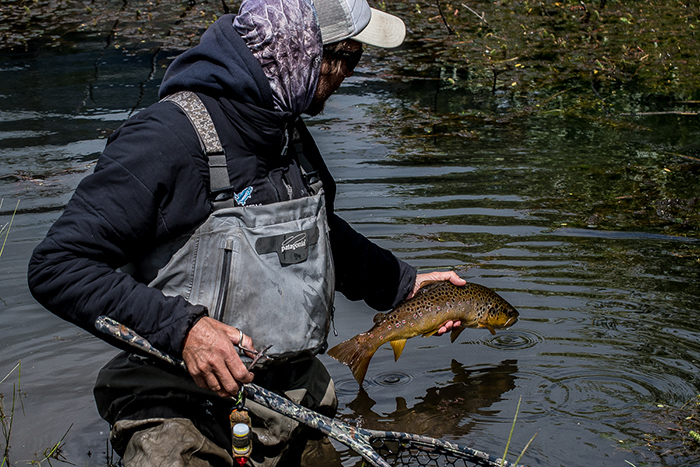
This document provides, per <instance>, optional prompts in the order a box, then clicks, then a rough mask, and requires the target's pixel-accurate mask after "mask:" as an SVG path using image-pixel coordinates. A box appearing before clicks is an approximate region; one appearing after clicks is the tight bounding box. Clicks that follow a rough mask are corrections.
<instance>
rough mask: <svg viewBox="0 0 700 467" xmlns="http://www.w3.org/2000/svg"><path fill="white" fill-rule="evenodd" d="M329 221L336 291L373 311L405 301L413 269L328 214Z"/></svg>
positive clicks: (410, 285)
mask: <svg viewBox="0 0 700 467" xmlns="http://www.w3.org/2000/svg"><path fill="white" fill-rule="evenodd" d="M329 222H330V227H331V245H332V249H333V261H334V263H335V268H336V289H337V290H338V291H339V292H341V293H342V294H343V295H345V296H346V297H347V298H348V299H350V300H364V301H365V302H366V303H367V304H368V305H369V306H371V307H372V308H374V309H375V310H388V309H390V308H393V307H395V306H396V305H398V304H399V303H400V302H401V301H402V300H403V299H405V298H406V296H407V295H408V294H409V292H410V291H411V290H412V289H413V284H414V283H415V281H416V269H415V268H414V267H413V266H410V265H409V264H407V263H405V262H403V261H401V260H400V259H398V258H396V256H394V255H393V254H392V253H391V252H390V251H388V250H385V249H384V248H381V247H379V246H378V245H376V244H374V243H372V242H371V241H370V240H368V239H367V238H366V237H364V236H363V235H361V234H360V233H358V232H356V231H355V230H354V229H353V228H352V227H350V225H349V224H348V223H347V222H345V221H344V220H343V219H341V218H340V217H338V216H337V215H335V214H332V215H331V217H330V219H329Z"/></svg>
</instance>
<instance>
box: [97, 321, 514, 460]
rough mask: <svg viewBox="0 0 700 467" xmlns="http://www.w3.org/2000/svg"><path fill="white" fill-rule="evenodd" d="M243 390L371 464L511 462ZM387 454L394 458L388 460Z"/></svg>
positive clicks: (117, 330) (148, 349)
mask: <svg viewBox="0 0 700 467" xmlns="http://www.w3.org/2000/svg"><path fill="white" fill-rule="evenodd" d="M95 327H96V328H97V330H98V331H100V332H102V333H104V334H107V335H109V336H112V337H114V338H116V339H118V340H120V341H122V342H124V343H126V344H129V345H130V346H131V347H133V348H134V350H136V351H140V352H142V353H145V354H147V355H149V356H153V357H157V358H159V359H161V360H163V361H165V362H168V363H170V364H171V365H174V366H177V367H180V368H182V369H183V370H185V371H187V367H186V366H185V362H183V361H182V360H179V359H176V358H173V357H172V356H170V355H168V354H166V353H164V352H162V351H160V350H158V349H156V348H155V347H153V345H152V344H151V343H150V342H149V341H148V340H147V339H145V338H144V337H142V336H140V335H138V334H137V333H136V332H135V331H134V330H132V329H130V328H128V327H127V326H124V325H123V324H121V323H119V322H117V321H115V320H113V319H112V318H109V317H107V316H100V317H99V318H97V320H96V321H95ZM242 390H243V393H244V395H245V397H247V398H248V399H250V400H252V401H254V402H257V403H258V404H260V405H263V406H265V407H267V408H269V409H271V410H273V411H275V412H277V413H279V414H282V415H284V416H286V417H289V418H291V419H293V420H296V421H297V422H299V423H302V424H304V425H306V426H309V427H311V428H314V429H316V430H318V431H320V432H321V433H323V434H325V435H327V436H328V437H330V438H332V439H334V440H336V441H338V442H339V443H342V444H344V445H345V446H347V447H349V448H350V449H352V450H353V451H355V452H356V453H358V454H360V455H361V456H362V457H363V458H364V459H365V461H367V463H369V465H371V466H373V467H390V466H391V465H407V466H410V465H415V464H411V461H420V462H421V464H420V465H435V466H440V465H454V462H455V461H456V460H461V461H463V462H464V465H466V466H484V467H492V466H501V467H507V466H514V464H512V463H508V462H505V461H504V460H502V459H496V458H494V457H493V456H491V455H489V454H487V453H485V452H482V451H477V450H476V449H472V448H469V447H467V446H462V445H459V444H456V443H452V442H449V441H446V440H444V439H437V438H430V437H428V436H422V435H417V434H412V433H403V432H400V431H379V430H370V429H365V428H360V427H357V426H351V425H348V424H347V423H343V422H341V421H339V420H336V419H332V418H329V417H326V416H324V415H321V414H319V413H316V412H314V411H313V410H310V409H307V408H306V407H302V406H301V405H298V404H295V403H294V402H292V401H290V400H289V399H286V398H284V397H282V396H279V395H277V394H275V393H274V392H272V391H269V390H267V389H265V388H262V387H260V386H258V385H256V384H254V383H248V384H244V385H243V388H242ZM385 457H386V458H387V459H389V460H391V461H392V462H393V463H392V464H390V463H389V460H387V459H385ZM426 459H429V462H430V463H429V464H425V463H424V462H425V460H426Z"/></svg>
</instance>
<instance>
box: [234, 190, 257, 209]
mask: <svg viewBox="0 0 700 467" xmlns="http://www.w3.org/2000/svg"><path fill="white" fill-rule="evenodd" d="M252 193H253V187H252V186H249V187H248V188H246V189H245V190H243V191H241V192H240V193H234V194H233V197H234V198H235V199H236V203H238V204H240V205H241V206H245V203H246V201H248V198H250V195H251V194H252Z"/></svg>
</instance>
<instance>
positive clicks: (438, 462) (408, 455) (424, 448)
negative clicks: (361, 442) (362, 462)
mask: <svg viewBox="0 0 700 467" xmlns="http://www.w3.org/2000/svg"><path fill="white" fill-rule="evenodd" d="M372 447H373V448H374V450H375V451H376V452H377V454H379V455H381V456H382V457H383V458H384V459H385V460H386V461H387V462H388V463H389V465H392V466H406V467H416V466H421V467H422V466H434V467H452V466H455V467H475V466H499V465H500V463H496V462H492V461H490V460H488V459H482V458H479V457H477V456H475V455H474V454H473V453H470V452H464V451H460V450H454V449H449V448H444V447H441V446H435V445H432V444H426V443H421V442H416V441H410V440H409V441H407V440H402V441H397V440H390V439H384V438H375V439H374V440H372Z"/></svg>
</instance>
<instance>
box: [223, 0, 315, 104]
mask: <svg viewBox="0 0 700 467" xmlns="http://www.w3.org/2000/svg"><path fill="white" fill-rule="evenodd" d="M233 28H234V29H235V30H236V31H237V32H238V33H239V34H240V35H241V37H242V38H243V41H245V43H246V44H247V45H248V49H250V51H251V52H252V53H253V56H255V58H256V59H257V61H258V63H260V65H261V66H262V69H263V72H264V73H265V75H266V76H267V79H268V81H269V83H270V87H271V88H272V98H273V100H274V104H275V109H277V110H281V111H284V112H291V113H292V114H294V115H300V114H301V113H302V112H303V111H305V110H306V108H307V107H308V106H309V104H311V100H312V99H313V97H314V93H315V91H316V85H317V83H318V76H319V72H320V69H321V58H322V56H323V43H322V40H321V27H320V26H319V22H318V17H317V15H316V10H315V9H314V5H313V4H312V3H311V0H244V1H243V3H242V4H241V8H240V11H239V13H238V16H236V18H235V19H234V20H233Z"/></svg>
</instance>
